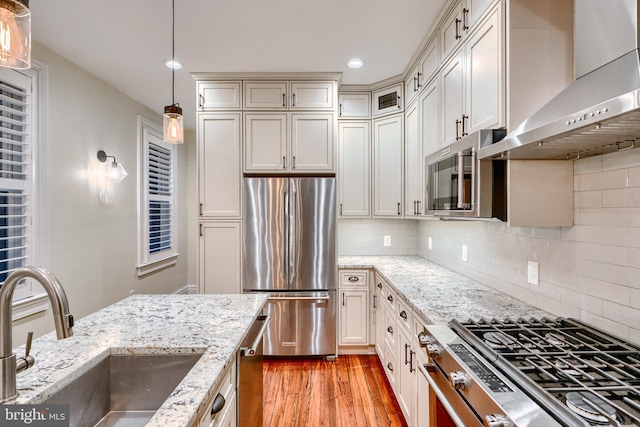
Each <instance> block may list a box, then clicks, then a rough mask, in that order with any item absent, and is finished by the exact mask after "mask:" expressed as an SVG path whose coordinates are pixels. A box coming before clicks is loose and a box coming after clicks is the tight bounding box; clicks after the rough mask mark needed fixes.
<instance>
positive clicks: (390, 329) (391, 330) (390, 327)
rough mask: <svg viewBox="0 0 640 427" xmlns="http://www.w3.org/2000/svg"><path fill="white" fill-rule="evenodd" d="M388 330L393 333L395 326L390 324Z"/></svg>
mask: <svg viewBox="0 0 640 427" xmlns="http://www.w3.org/2000/svg"><path fill="white" fill-rule="evenodd" d="M387 332H389V333H390V334H392V333H393V326H389V327H388V328H387Z"/></svg>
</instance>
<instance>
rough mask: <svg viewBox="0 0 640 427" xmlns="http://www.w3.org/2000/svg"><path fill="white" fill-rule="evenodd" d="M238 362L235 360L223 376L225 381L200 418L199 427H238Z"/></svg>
mask: <svg viewBox="0 0 640 427" xmlns="http://www.w3.org/2000/svg"><path fill="white" fill-rule="evenodd" d="M236 361H237V360H236V359H235V358H234V359H233V361H232V362H231V363H230V364H229V367H227V371H226V373H225V374H223V375H224V381H223V382H222V384H221V385H220V386H219V387H218V390H216V392H215V393H213V396H212V397H211V399H210V400H209V402H208V403H207V404H206V405H205V410H204V413H203V414H202V415H200V416H199V418H198V419H199V422H198V427H237V425H238V404H237V393H236V389H237V366H236Z"/></svg>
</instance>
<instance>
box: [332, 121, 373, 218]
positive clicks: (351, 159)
mask: <svg viewBox="0 0 640 427" xmlns="http://www.w3.org/2000/svg"><path fill="white" fill-rule="evenodd" d="M370 128H371V124H370V123H369V122H346V123H345V122H341V123H339V124H338V146H339V148H338V177H339V179H338V182H339V188H338V191H339V194H338V200H339V203H340V216H342V217H369V216H370V215H371V197H370V195H371V170H370V164H371V150H370V148H369V147H370V145H371V137H370Z"/></svg>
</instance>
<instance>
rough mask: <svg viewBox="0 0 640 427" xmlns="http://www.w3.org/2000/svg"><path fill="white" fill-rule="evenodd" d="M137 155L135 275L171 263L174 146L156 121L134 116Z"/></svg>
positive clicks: (174, 254)
mask: <svg viewBox="0 0 640 427" xmlns="http://www.w3.org/2000/svg"><path fill="white" fill-rule="evenodd" d="M138 145H139V153H140V154H139V155H140V162H139V164H140V174H141V176H140V180H139V182H140V188H139V190H138V191H139V194H140V196H139V200H140V206H139V213H140V214H139V217H140V226H139V229H140V231H139V238H138V248H139V252H140V254H139V261H138V276H144V275H145V274H149V273H151V272H153V271H156V270H159V269H161V268H165V267H168V266H171V265H174V264H175V263H176V262H177V257H178V252H177V246H176V195H175V182H176V179H175V175H176V164H175V163H176V146H175V145H173V144H167V143H165V142H164V141H163V140H162V129H161V128H160V126H158V125H157V124H155V123H153V122H151V121H149V120H147V119H145V118H143V117H138Z"/></svg>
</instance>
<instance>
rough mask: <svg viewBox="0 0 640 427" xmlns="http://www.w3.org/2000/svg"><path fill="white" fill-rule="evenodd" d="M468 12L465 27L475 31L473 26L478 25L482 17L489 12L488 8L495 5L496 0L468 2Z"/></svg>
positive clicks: (469, 0) (465, 15) (465, 16)
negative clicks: (492, 4)
mask: <svg viewBox="0 0 640 427" xmlns="http://www.w3.org/2000/svg"><path fill="white" fill-rule="evenodd" d="M466 1H467V12H465V14H464V16H463V18H464V22H463V24H464V26H466V27H469V28H471V29H473V26H474V25H475V24H476V23H478V21H479V20H480V18H481V17H482V15H483V14H484V13H485V12H486V11H487V8H488V7H489V6H490V5H491V3H493V1H494V0H466Z"/></svg>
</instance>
